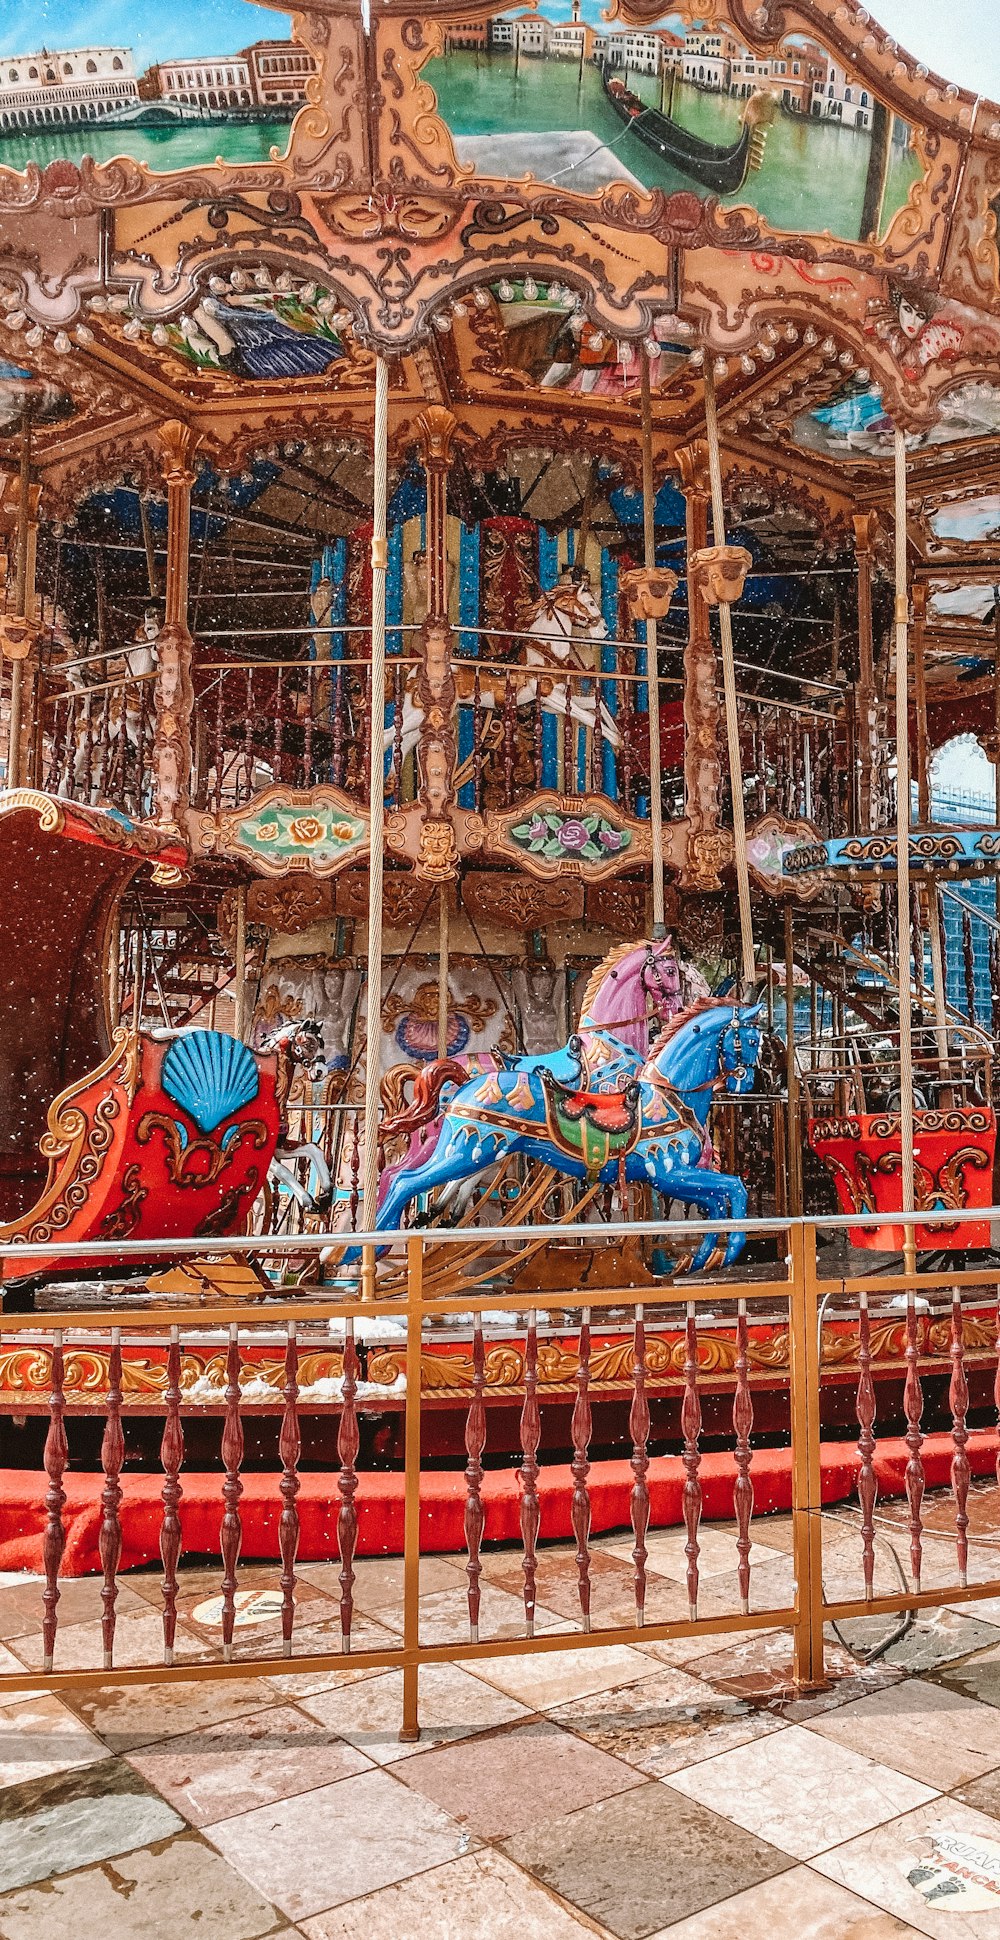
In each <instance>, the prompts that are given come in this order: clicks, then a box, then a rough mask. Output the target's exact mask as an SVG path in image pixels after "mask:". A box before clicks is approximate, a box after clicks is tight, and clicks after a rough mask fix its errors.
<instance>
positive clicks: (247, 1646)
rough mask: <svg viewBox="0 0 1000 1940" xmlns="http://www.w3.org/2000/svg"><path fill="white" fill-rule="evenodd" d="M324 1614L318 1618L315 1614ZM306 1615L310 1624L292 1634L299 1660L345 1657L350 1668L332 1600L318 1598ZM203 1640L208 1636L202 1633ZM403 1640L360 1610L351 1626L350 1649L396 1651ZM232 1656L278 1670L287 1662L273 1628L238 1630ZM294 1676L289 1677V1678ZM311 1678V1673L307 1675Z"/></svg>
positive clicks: (277, 1627) (218, 1652)
mask: <svg viewBox="0 0 1000 1940" xmlns="http://www.w3.org/2000/svg"><path fill="white" fill-rule="evenodd" d="M317 1612H322V1615H321V1616H319V1617H317V1615H316V1613H317ZM304 1615H307V1616H308V1621H303V1622H302V1623H301V1624H299V1623H297V1624H296V1625H295V1628H294V1630H293V1632H292V1646H293V1649H294V1651H295V1655H296V1656H297V1657H329V1656H336V1657H343V1659H344V1662H345V1664H350V1655H349V1654H348V1653H346V1652H345V1651H344V1650H343V1646H342V1640H341V1629H340V1611H339V1609H338V1608H337V1605H336V1604H335V1603H334V1602H333V1601H332V1600H331V1598H329V1597H322V1598H320V1597H317V1598H316V1599H315V1600H314V1601H312V1602H310V1603H308V1604H307V1605H306V1606H305V1611H304ZM201 1635H202V1636H205V1635H207V1633H206V1632H205V1631H202V1633H201ZM399 1645H400V1639H399V1636H398V1635H397V1634H396V1632H395V1631H394V1630H387V1629H386V1627H385V1625H384V1624H382V1623H376V1622H375V1621H374V1619H373V1618H372V1617H366V1616H363V1615H362V1614H361V1613H360V1612H358V1611H357V1610H356V1611H355V1612H354V1621H353V1623H352V1624H351V1649H352V1650H353V1651H360V1650H384V1651H389V1652H391V1651H396V1650H398V1649H399ZM212 1654H213V1655H214V1656H217V1657H220V1658H221V1655H222V1636H221V1631H220V1632H219V1633H218V1642H217V1643H216V1644H215V1646H214V1647H213V1649H212ZM233 1656H234V1658H236V1659H237V1660H239V1659H241V1658H242V1659H246V1660H248V1661H253V1662H258V1661H260V1662H265V1663H268V1664H270V1663H273V1664H274V1665H275V1668H276V1669H277V1668H278V1667H279V1666H280V1665H281V1664H282V1663H283V1661H284V1659H283V1652H282V1643H281V1627H280V1625H274V1626H273V1627H272V1628H268V1629H258V1628H257V1627H256V1626H251V1627H250V1628H247V1629H244V1630H237V1631H236V1632H235V1633H234V1636H233ZM290 1674H291V1673H289V1675H290ZM306 1674H308V1673H306Z"/></svg>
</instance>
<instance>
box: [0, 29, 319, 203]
mask: <svg viewBox="0 0 1000 1940" xmlns="http://www.w3.org/2000/svg"><path fill="white" fill-rule="evenodd" d="M40 13H41V14H42V15H43V16H44V18H41V19H40ZM314 72H315V62H314V60H313V57H312V55H311V54H310V53H308V52H307V51H306V49H305V48H302V47H297V46H295V45H294V44H293V42H292V41H291V40H290V39H289V24H288V20H287V17H286V16H285V15H284V14H282V13H276V12H272V11H271V9H270V8H265V7H258V6H255V5H254V4H253V0H143V3H142V5H141V6H136V5H134V4H133V3H132V0H56V3H55V4H54V5H53V6H52V7H51V8H44V9H39V7H38V6H37V4H36V0H5V3H4V5H3V6H2V7H0V164H3V165H5V166H6V167H7V168H16V169H23V168H27V167H28V165H29V164H30V163H36V164H37V165H38V166H39V167H44V166H45V164H46V163H47V162H51V161H56V160H61V159H65V160H68V161H74V162H76V161H80V160H81V159H82V157H83V156H84V155H90V156H92V157H93V159H94V160H95V161H98V162H105V161H110V160H111V158H112V157H113V156H115V155H129V156H132V157H133V158H134V159H135V160H136V161H140V162H144V163H145V164H146V165H147V167H149V168H152V169H155V170H157V171H165V170H168V169H180V168H188V167H191V166H193V165H196V164H200V165H204V164H205V163H210V162H213V161H214V160H215V159H216V157H218V156H221V157H222V158H223V159H225V160H226V161H230V162H240V161H259V160H266V159H267V157H268V156H269V155H270V154H271V152H272V150H277V151H278V152H279V153H282V154H283V153H284V151H285V148H286V147H287V144H288V130H289V124H290V122H291V120H292V118H293V116H294V114H295V112H296V110H297V109H298V108H300V107H301V106H302V104H303V102H304V100H305V98H306V86H307V83H308V81H309V78H310V76H311V75H312V74H313V73H314Z"/></svg>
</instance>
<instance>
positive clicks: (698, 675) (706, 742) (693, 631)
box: [676, 439, 728, 890]
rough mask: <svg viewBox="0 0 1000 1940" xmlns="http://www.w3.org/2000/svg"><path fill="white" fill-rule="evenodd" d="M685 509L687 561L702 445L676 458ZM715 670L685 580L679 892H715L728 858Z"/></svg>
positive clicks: (702, 490)
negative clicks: (683, 848) (684, 833)
mask: <svg viewBox="0 0 1000 1940" xmlns="http://www.w3.org/2000/svg"><path fill="white" fill-rule="evenodd" d="M676 457H677V464H678V467H679V470H680V475H681V490H682V492H683V493H684V504H685V536H686V549H687V559H688V562H689V563H690V561H691V559H692V557H693V556H694V554H695V553H696V552H701V551H702V550H703V549H704V547H705V546H707V544H708V506H709V497H710V491H711V486H710V481H709V474H708V446H707V444H706V443H705V442H704V440H703V439H698V440H697V442H696V443H694V444H691V445H685V446H683V447H682V448H681V449H680V450H679V451H678V452H677V453H676ZM721 720H722V714H721V710H720V707H719V668H718V662H717V659H716V653H715V643H714V641H713V639H712V631H711V626H710V624H709V609H708V607H707V605H706V604H705V601H704V600H703V599H700V598H696V597H695V595H694V593H693V591H692V587H691V578H690V573H689V574H688V637H687V645H686V646H685V649H684V813H685V815H686V817H687V822H688V845H687V859H686V861H685V865H684V872H683V875H682V877H681V886H682V888H684V889H695V890H715V889H720V888H721V886H722V885H721V883H720V880H719V874H718V871H719V866H720V863H721V861H722V860H723V859H724V856H725V855H726V854H727V853H728V849H727V845H726V841H725V837H724V836H723V835H722V833H721V823H722V814H721V807H720V799H719V798H720V793H721V786H722V763H721V760H720V757H719V729H720V725H721Z"/></svg>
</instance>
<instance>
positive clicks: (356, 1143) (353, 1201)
mask: <svg viewBox="0 0 1000 1940" xmlns="http://www.w3.org/2000/svg"><path fill="white" fill-rule="evenodd" d="M360 1178H361V1113H360V1112H359V1111H356V1112H355V1114H354V1128H353V1133H352V1137H351V1196H350V1199H349V1200H348V1215H349V1217H350V1221H351V1231H352V1233H356V1232H357V1230H358V1206H359V1205H360V1203H361V1192H360V1185H359V1181H360Z"/></svg>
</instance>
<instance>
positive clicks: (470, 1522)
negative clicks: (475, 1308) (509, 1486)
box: [465, 1314, 486, 1644]
mask: <svg viewBox="0 0 1000 1940" xmlns="http://www.w3.org/2000/svg"><path fill="white" fill-rule="evenodd" d="M485 1447H486V1349H485V1347H484V1345H483V1323H482V1320H481V1318H480V1316H479V1315H478V1314H477V1315H476V1324H475V1328H474V1330H473V1335H472V1400H471V1401H470V1403H469V1412H468V1414H467V1416H466V1420H465V1452H466V1455H467V1456H468V1461H467V1463H466V1468H465V1547H466V1549H467V1550H468V1553H469V1560H468V1562H467V1564H466V1566H465V1573H466V1575H467V1577H468V1579H469V1640H470V1642H471V1643H474V1644H478V1642H479V1602H480V1595H481V1592H480V1587H479V1583H480V1578H481V1576H482V1573H483V1566H482V1562H481V1560H480V1547H481V1545H482V1540H483V1528H484V1526H485V1522H486V1512H485V1510H484V1508H483V1449H484V1448H485Z"/></svg>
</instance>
